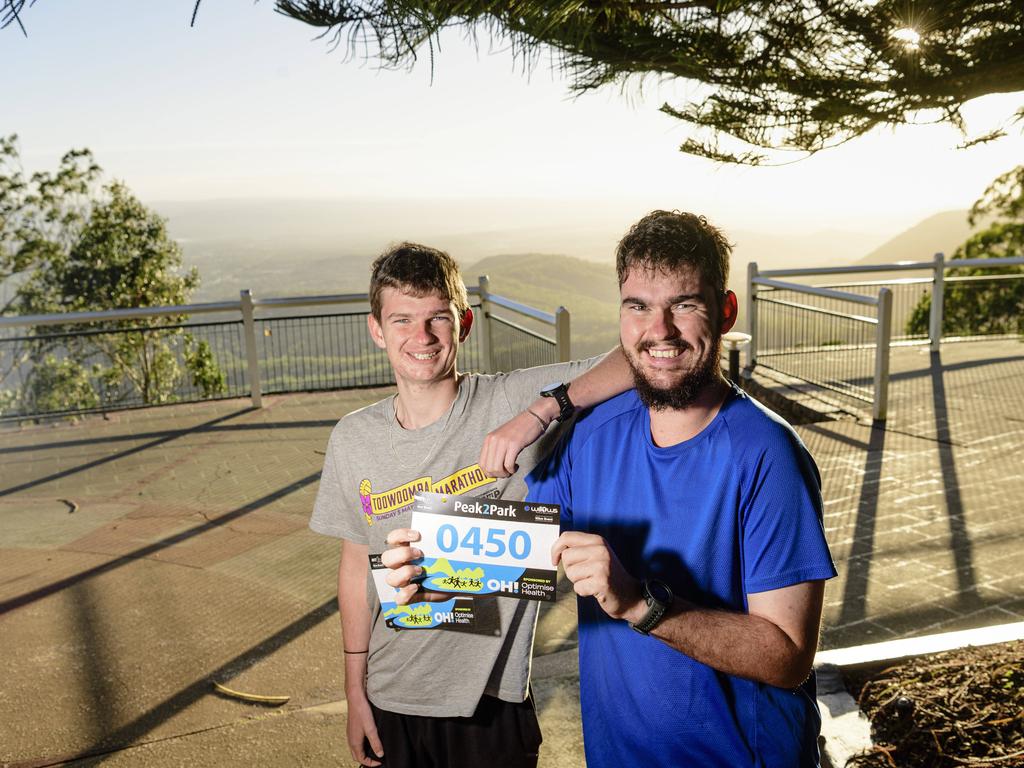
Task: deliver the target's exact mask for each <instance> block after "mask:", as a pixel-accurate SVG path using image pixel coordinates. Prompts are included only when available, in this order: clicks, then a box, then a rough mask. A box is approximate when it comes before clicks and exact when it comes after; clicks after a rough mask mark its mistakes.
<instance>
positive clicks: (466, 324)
mask: <svg viewBox="0 0 1024 768" xmlns="http://www.w3.org/2000/svg"><path fill="white" fill-rule="evenodd" d="M472 327H473V310H472V309H467V310H466V311H465V312H464V313H463V315H462V317H461V318H459V343H460V344H461V343H462V342H463V341H465V340H466V338H467V337H468V336H469V329H470V328H472Z"/></svg>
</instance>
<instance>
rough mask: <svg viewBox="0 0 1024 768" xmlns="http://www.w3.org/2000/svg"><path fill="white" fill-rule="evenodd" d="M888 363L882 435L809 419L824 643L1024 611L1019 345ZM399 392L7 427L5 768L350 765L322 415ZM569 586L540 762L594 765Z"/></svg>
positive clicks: (550, 651)
mask: <svg viewBox="0 0 1024 768" xmlns="http://www.w3.org/2000/svg"><path fill="white" fill-rule="evenodd" d="M892 371H893V376H892V382H893V383H892V389H891V395H890V397H891V401H890V402H891V404H890V418H889V420H888V421H887V422H886V423H885V424H882V425H879V424H876V425H872V424H870V423H866V422H864V421H857V420H852V419H847V420H838V421H823V422H818V423H813V424H806V425H803V426H799V427H798V431H799V432H800V434H801V436H802V437H803V439H804V440H805V442H806V443H807V445H808V447H809V448H810V450H811V452H812V454H813V455H814V456H815V458H816V460H817V462H818V465H819V467H820V469H821V472H822V476H823V478H824V496H825V523H826V528H827V533H828V537H829V541H830V543H831V546H832V551H833V554H834V556H835V558H836V561H837V564H838V565H839V570H840V576H839V578H837V579H834V580H833V581H832V582H830V584H829V586H828V590H827V593H826V606H825V616H824V626H823V631H822V643H821V644H822V647H823V648H826V649H831V648H837V647H845V646H851V645H858V644H862V643H869V642H875V641H881V640H891V639H894V638H898V637H906V636H912V635H921V634H931V633H934V632H940V631H949V630H954V629H963V628H971V627H980V626H990V625H995V624H1003V623H1006V622H1010V621H1020V620H1021V619H1022V618H1024V557H1022V552H1024V501H1022V500H1024V476H1022V473H1021V471H1020V462H1021V459H1020V455H1021V454H1022V452H1024V413H1022V404H1024V345H1022V344H1021V343H1019V342H1016V341H1002V342H980V343H963V344H949V345H946V346H944V347H943V349H942V352H941V353H938V354H931V353H929V352H928V351H927V350H926V349H923V348H918V347H898V348H895V349H894V350H893V355H892ZM390 391H391V390H388V389H373V390H349V391H344V392H333V393H319V394H302V395H290V396H282V397H274V398H267V407H265V408H264V409H262V410H259V411H255V410H251V409H250V408H249V407H248V402H247V401H239V400H232V401H222V402H216V403H203V404H197V405H181V406H170V407H162V408H152V409H146V410H138V411H126V412H119V413H113V414H110V415H109V416H108V417H102V416H92V417H88V418H85V419H82V420H80V421H77V422H75V423H70V422H59V423H53V424H45V425H40V426H32V427H24V428H16V427H11V426H8V427H6V428H0V457H2V459H0V638H2V647H3V653H2V655H0V680H2V681H3V682H2V684H0V764H2V765H5V766H7V765H13V766H44V765H57V764H64V763H68V764H72V765H100V764H104V765H110V766H127V765H146V766H171V765H175V766H177V765H189V766H214V765H217V766H223V765H245V766H278V765H309V766H321V765H349V764H350V761H349V759H348V756H347V754H348V750H347V748H346V746H345V734H344V717H345V707H344V703H343V702H341V701H339V700H340V699H341V694H342V690H343V679H342V661H341V654H340V645H339V639H338V637H339V633H338V617H337V608H336V605H335V600H334V596H335V589H336V584H335V573H336V566H337V558H338V546H337V543H336V542H334V541H332V540H329V539H326V538H324V537H321V536H317V535H316V534H313V533H311V532H310V531H309V530H308V529H307V528H306V523H307V519H308V516H309V512H310V509H311V507H312V503H313V498H314V495H315V492H316V486H317V480H318V476H319V471H320V467H321V464H322V461H323V454H322V452H323V449H324V446H325V444H326V441H327V436H328V433H329V432H330V429H331V427H332V426H333V424H334V423H335V422H336V421H337V419H338V418H339V417H340V416H341V415H343V414H344V413H346V412H348V411H350V410H352V409H354V408H357V407H360V406H362V405H364V404H366V403H369V402H372V401H374V400H376V399H379V398H380V397H383V396H385V395H387V394H389V393H390ZM563 598H564V599H562V600H560V601H559V602H558V603H557V604H556V605H555V606H554V607H552V608H550V609H549V610H546V611H545V612H544V613H543V614H542V617H541V621H540V629H539V635H538V639H537V653H538V657H537V659H536V661H535V689H536V694H537V699H538V704H539V707H540V710H541V720H542V724H543V726H544V729H545V744H544V746H543V747H542V757H541V765H542V766H545V767H546V768H555V767H556V766H567V767H568V766H580V765H583V757H582V741H581V737H580V732H579V724H578V697H577V691H576V676H575V673H576V671H575V663H574V659H573V654H572V653H571V650H572V649H573V648H574V647H575V606H574V603H573V600H572V599H571V596H570V595H569V594H565V595H563ZM565 651H568V653H565ZM214 681H216V682H220V683H223V684H225V685H228V686H229V687H231V688H234V689H238V690H242V691H247V692H253V693H258V694H270V695H287V696H290V697H291V698H290V700H289V701H288V702H287V703H286V704H284V705H282V706H278V707H269V706H267V705H260V704H254V703H246V702H243V701H238V700H235V699H231V698H227V697H224V696H222V695H219V694H217V693H216V692H215V691H214V690H213V687H212V684H213V682H214Z"/></svg>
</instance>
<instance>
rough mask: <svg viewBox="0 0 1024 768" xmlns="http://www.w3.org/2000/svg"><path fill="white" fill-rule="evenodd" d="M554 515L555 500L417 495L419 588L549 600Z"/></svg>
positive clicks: (415, 521)
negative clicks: (552, 502)
mask: <svg viewBox="0 0 1024 768" xmlns="http://www.w3.org/2000/svg"><path fill="white" fill-rule="evenodd" d="M558 516H559V509H558V506H557V505H555V504H535V503H533V502H522V501H506V500H504V499H475V498H471V497H469V496H445V495H442V494H439V493H429V492H425V491H424V492H422V493H418V494H416V501H415V503H414V504H413V507H412V528H413V529H414V530H417V531H419V532H420V536H421V538H420V540H419V541H418V542H417V543H416V546H417V547H419V548H420V549H421V550H423V561H422V562H421V563H420V565H422V567H423V571H424V574H425V577H424V579H423V587H424V589H431V590H436V591H438V592H453V593H460V594H476V595H493V594H497V595H506V596H508V597H518V598H523V599H526V600H548V601H553V600H554V599H555V583H556V580H557V569H556V568H555V567H554V566H552V565H551V547H552V546H553V545H554V543H555V540H556V539H557V538H558Z"/></svg>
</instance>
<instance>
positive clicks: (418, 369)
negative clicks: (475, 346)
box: [367, 287, 473, 387]
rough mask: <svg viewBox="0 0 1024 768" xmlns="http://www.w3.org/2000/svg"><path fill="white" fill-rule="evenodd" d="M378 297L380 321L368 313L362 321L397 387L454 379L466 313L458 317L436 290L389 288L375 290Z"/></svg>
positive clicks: (467, 324)
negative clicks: (414, 291)
mask: <svg viewBox="0 0 1024 768" xmlns="http://www.w3.org/2000/svg"><path fill="white" fill-rule="evenodd" d="M380 300H381V312H380V320H378V319H377V318H375V317H374V316H373V315H372V314H371V315H370V316H369V318H368V319H367V323H368V325H369V328H370V336H371V337H372V338H373V342H374V343H375V344H376V345H377V346H378V347H380V348H381V349H383V350H385V351H386V352H387V354H388V360H389V361H390V362H391V367H392V369H393V370H394V372H395V379H396V381H397V382H398V383H399V387H402V386H403V385H407V384H413V385H417V384H418V385H424V384H433V383H436V382H439V381H446V380H454V379H455V377H456V375H457V374H456V370H455V361H456V357H457V356H458V352H459V344H460V343H461V342H462V341H465V339H466V337H467V336H468V335H469V328H470V326H471V325H472V322H473V313H472V311H470V310H466V313H465V315H463V317H462V318H459V317H458V315H457V314H456V312H457V310H456V309H455V305H454V303H453V302H451V301H450V300H448V299H444V298H442V297H441V296H440V295H439V294H437V293H428V294H426V295H425V296H415V295H413V294H411V293H406V292H404V291H401V290H399V289H397V288H391V287H387V288H384V289H383V290H382V291H381V294H380ZM460 321H461V322H460Z"/></svg>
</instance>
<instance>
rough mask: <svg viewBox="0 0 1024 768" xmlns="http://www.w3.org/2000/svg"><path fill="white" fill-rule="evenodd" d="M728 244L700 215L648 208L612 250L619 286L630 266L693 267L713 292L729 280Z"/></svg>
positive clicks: (719, 290) (729, 247) (722, 291)
mask: <svg viewBox="0 0 1024 768" xmlns="http://www.w3.org/2000/svg"><path fill="white" fill-rule="evenodd" d="M731 254H732V246H731V245H730V244H729V242H728V241H727V240H726V239H725V235H723V234H722V232H721V230H719V229H718V228H717V227H715V226H713V225H711V224H709V223H708V220H707V219H706V218H704V217H703V216H698V215H696V214H693V213H685V212H682V211H651V212H650V213H648V214H647V215H646V216H644V217H643V218H642V219H640V221H638V222H637V223H636V224H634V225H633V226H632V227H630V228H629V232H627V233H626V235H625V237H623V238H622V240H620V241H619V246H618V248H617V249H616V251H615V269H616V271H617V272H618V276H619V287H621V286H622V284H623V283H624V282H625V281H626V276H627V275H628V274H629V271H630V270H631V269H633V268H634V267H642V268H645V269H656V270H667V271H670V272H674V271H676V270H678V269H680V268H681V267H686V266H688V267H693V268H695V269H696V270H697V272H698V273H699V274H700V276H701V278H702V279H703V280H704V282H705V283H707V284H708V285H709V286H711V288H713V289H714V291H715V293H716V294H719V295H720V294H723V293H725V289H726V286H727V285H728V283H729V256H730V255H731Z"/></svg>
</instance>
